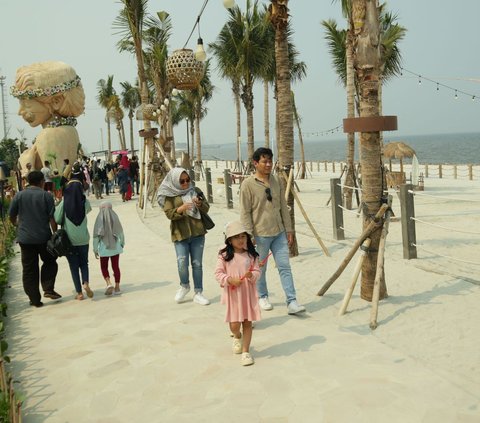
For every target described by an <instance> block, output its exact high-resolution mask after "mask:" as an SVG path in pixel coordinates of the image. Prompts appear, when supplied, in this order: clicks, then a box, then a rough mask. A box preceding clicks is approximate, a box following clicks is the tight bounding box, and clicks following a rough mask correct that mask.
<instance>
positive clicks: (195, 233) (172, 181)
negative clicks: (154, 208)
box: [157, 167, 210, 305]
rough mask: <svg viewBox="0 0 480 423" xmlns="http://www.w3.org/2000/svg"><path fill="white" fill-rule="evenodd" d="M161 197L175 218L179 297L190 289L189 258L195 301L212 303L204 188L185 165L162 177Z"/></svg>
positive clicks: (172, 226)
mask: <svg viewBox="0 0 480 423" xmlns="http://www.w3.org/2000/svg"><path fill="white" fill-rule="evenodd" d="M157 200H158V204H160V207H162V208H163V211H164V212H165V215H166V216H167V218H168V219H169V220H170V221H171V222H170V232H171V237H172V241H173V243H174V245H175V253H176V255H177V267H178V275H179V277H180V287H179V289H178V291H177V293H176V295H175V301H176V302H177V303H181V302H183V301H184V300H185V296H186V295H187V294H188V292H189V291H190V280H189V269H188V267H189V261H190V260H191V264H192V276H193V286H194V290H195V294H194V296H193V302H194V303H196V304H200V305H208V304H210V301H209V300H208V299H207V298H205V297H204V296H203V268H202V260H203V249H204V246H205V234H206V233H207V230H206V229H205V226H204V225H203V223H202V219H201V215H200V210H201V211H202V212H205V213H206V212H208V210H209V208H210V205H209V204H208V202H207V200H206V199H205V197H204V195H203V192H202V191H201V190H200V189H199V188H195V187H194V186H193V184H191V182H190V177H189V176H188V173H187V171H186V170H185V169H184V168H182V167H175V168H173V169H171V170H170V171H169V172H168V173H167V176H165V179H164V180H163V181H162V183H161V185H160V187H159V189H158V193H157Z"/></svg>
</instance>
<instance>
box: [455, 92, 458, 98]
mask: <svg viewBox="0 0 480 423" xmlns="http://www.w3.org/2000/svg"><path fill="white" fill-rule="evenodd" d="M455 100H458V95H457V90H455Z"/></svg>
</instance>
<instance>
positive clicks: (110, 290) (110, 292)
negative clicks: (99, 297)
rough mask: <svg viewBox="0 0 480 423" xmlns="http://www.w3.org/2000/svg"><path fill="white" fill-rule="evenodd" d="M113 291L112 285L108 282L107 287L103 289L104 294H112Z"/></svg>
mask: <svg viewBox="0 0 480 423" xmlns="http://www.w3.org/2000/svg"><path fill="white" fill-rule="evenodd" d="M112 293H113V285H112V284H109V285H107V288H106V289H105V295H112Z"/></svg>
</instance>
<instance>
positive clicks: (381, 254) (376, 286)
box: [370, 195, 392, 330]
mask: <svg viewBox="0 0 480 423" xmlns="http://www.w3.org/2000/svg"><path fill="white" fill-rule="evenodd" d="M391 206H392V196H391V195H389V196H388V209H387V211H386V212H385V222H384V223H383V228H382V234H381V235H380V242H379V244H378V256H377V270H376V273H375V281H374V283H373V295H372V310H371V313H370V329H372V330H374V329H376V328H377V326H378V324H377V316H378V301H379V298H380V282H381V280H382V276H383V274H384V263H385V245H386V241H387V235H388V226H389V224H390V216H391V215H392V209H391V208H390V207H391Z"/></svg>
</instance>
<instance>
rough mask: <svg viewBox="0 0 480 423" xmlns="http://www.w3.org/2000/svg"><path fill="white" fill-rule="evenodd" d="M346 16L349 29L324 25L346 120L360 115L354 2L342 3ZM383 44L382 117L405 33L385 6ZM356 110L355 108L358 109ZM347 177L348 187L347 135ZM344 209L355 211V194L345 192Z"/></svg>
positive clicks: (351, 150) (351, 149)
mask: <svg viewBox="0 0 480 423" xmlns="http://www.w3.org/2000/svg"><path fill="white" fill-rule="evenodd" d="M341 3H342V11H343V15H344V16H345V17H346V18H347V21H348V29H347V30H340V29H338V27H337V23H336V22H335V21H334V20H327V21H323V22H322V25H323V26H324V28H325V30H326V35H325V38H326V40H327V44H328V47H329V50H330V54H331V57H332V63H333V67H334V69H335V71H336V72H337V75H338V76H339V80H340V81H341V82H342V83H343V84H344V86H346V89H347V117H349V118H351V117H355V108H357V111H358V107H359V104H358V97H357V98H356V92H358V81H356V78H355V72H354V69H353V34H354V29H353V21H352V14H351V10H352V5H351V3H352V0H342V1H341ZM379 19H380V40H381V84H380V86H379V89H380V93H379V98H380V112H379V113H380V114H381V88H382V86H383V83H384V82H387V81H388V80H389V79H390V78H391V77H393V76H396V75H398V74H399V73H400V69H401V54H400V50H399V48H398V43H399V42H400V41H401V40H402V39H403V38H404V36H405V33H406V29H405V28H404V27H402V26H400V25H398V24H397V23H396V21H397V16H396V15H393V14H391V13H386V12H385V4H383V5H382V6H380V15H379ZM355 106H356V107H355ZM347 141H348V142H347V173H346V177H345V185H346V186H349V187H350V186H353V185H354V182H353V181H354V155H355V134H354V133H349V134H348V135H347ZM344 196H345V206H346V207H347V208H349V209H350V208H352V190H351V189H349V188H346V189H345V190H344Z"/></svg>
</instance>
